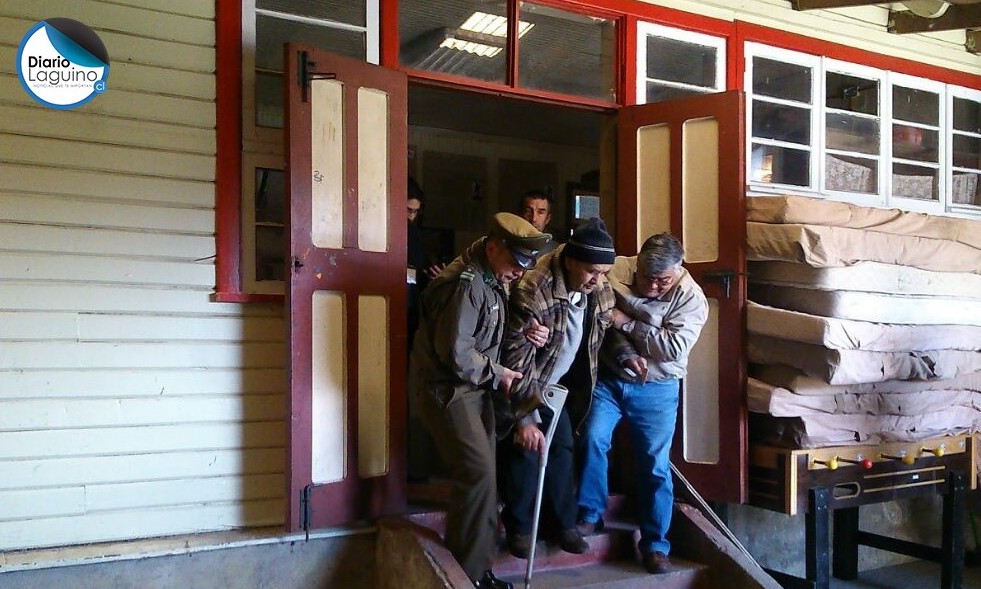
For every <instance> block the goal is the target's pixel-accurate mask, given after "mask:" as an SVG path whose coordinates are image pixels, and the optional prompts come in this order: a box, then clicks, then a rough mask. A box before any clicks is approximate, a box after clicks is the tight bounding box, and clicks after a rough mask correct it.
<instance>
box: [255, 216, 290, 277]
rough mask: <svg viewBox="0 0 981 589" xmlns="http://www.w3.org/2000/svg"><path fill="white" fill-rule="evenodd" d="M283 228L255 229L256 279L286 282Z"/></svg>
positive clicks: (261, 227)
mask: <svg viewBox="0 0 981 589" xmlns="http://www.w3.org/2000/svg"><path fill="white" fill-rule="evenodd" d="M283 231H284V229H283V228H282V227H263V226H260V227H256V228H255V279H256V280H257V281H261V280H284V279H285V278H286V276H285V275H286V272H285V266H286V262H285V261H284V260H285V255H284V251H285V248H286V245H285V241H284V239H285V238H284V233H283Z"/></svg>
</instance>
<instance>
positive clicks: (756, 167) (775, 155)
mask: <svg viewBox="0 0 981 589" xmlns="http://www.w3.org/2000/svg"><path fill="white" fill-rule="evenodd" d="M810 157H811V154H810V152H809V151H807V150H804V149H793V148H789V147H777V146H775V145H756V144H754V145H753V157H752V163H751V168H752V169H751V170H750V179H751V180H752V181H753V182H764V183H767V184H788V185H791V186H807V185H808V184H809V183H810V176H811V162H810Z"/></svg>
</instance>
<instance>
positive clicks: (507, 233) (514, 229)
mask: <svg viewBox="0 0 981 589" xmlns="http://www.w3.org/2000/svg"><path fill="white" fill-rule="evenodd" d="M491 235H493V236H494V237H497V238H498V239H500V240H501V241H503V242H504V245H505V246H506V247H507V248H508V251H510V252H511V255H512V256H514V261H516V262H517V263H518V265H519V266H521V267H522V268H524V269H526V270H527V269H528V268H534V267H535V262H537V261H538V252H539V251H541V250H542V248H544V247H545V245H546V244H548V242H549V241H551V240H552V234H550V233H542V232H541V231H539V230H538V229H535V226H534V225H532V224H531V223H529V222H528V221H525V220H524V219H522V218H521V217H519V216H517V215H515V214H512V213H497V214H496V215H494V226H493V228H492V229H491Z"/></svg>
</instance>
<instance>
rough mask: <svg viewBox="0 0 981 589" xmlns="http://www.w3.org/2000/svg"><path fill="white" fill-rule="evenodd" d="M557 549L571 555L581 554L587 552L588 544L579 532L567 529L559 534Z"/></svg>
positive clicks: (574, 529)
mask: <svg viewBox="0 0 981 589" xmlns="http://www.w3.org/2000/svg"><path fill="white" fill-rule="evenodd" d="M559 548H561V549H562V550H565V551H566V552H571V553H572V554H583V553H584V552H586V551H587V550H589V543H588V542H586V540H585V539H584V538H583V537H582V534H580V533H579V530H577V529H576V528H569V529H568V530H562V531H561V532H559Z"/></svg>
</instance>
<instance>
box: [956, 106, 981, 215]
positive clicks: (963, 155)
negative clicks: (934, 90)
mask: <svg viewBox="0 0 981 589" xmlns="http://www.w3.org/2000/svg"><path fill="white" fill-rule="evenodd" d="M952 94H953V97H952V100H951V164H952V174H951V178H950V199H951V204H952V205H954V206H957V207H963V206H969V207H981V187H979V186H978V185H979V184H981V182H979V180H978V179H979V177H981V92H976V91H968V90H962V89H953V90H952ZM975 210H976V209H975Z"/></svg>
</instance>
